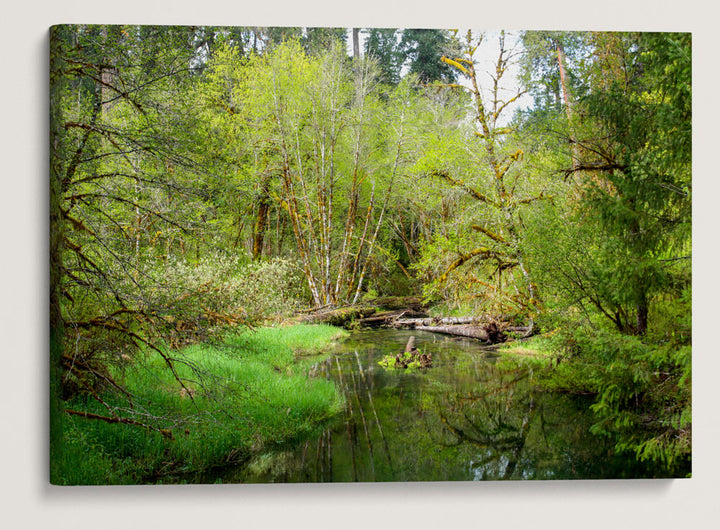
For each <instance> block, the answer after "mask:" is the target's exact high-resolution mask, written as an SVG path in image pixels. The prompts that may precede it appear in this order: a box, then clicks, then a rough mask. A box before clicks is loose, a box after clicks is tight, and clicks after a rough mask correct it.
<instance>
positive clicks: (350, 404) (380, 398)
mask: <svg viewBox="0 0 720 530" xmlns="http://www.w3.org/2000/svg"><path fill="white" fill-rule="evenodd" d="M410 335H414V336H415V337H416V340H417V344H416V345H417V347H418V348H420V349H421V350H422V351H423V352H426V353H427V352H429V353H431V354H432V358H433V366H432V368H428V369H424V370H416V371H409V372H408V371H396V370H389V369H385V368H383V367H381V366H379V365H378V361H380V360H381V359H382V358H383V356H384V355H386V354H388V353H391V354H395V353H398V352H400V351H402V350H403V349H404V346H405V344H406V343H407V340H408V338H409V337H410ZM496 359H497V357H496V355H494V354H492V353H491V352H489V351H488V350H487V349H484V348H483V345H482V344H481V343H479V342H477V341H474V340H472V339H466V340H465V339H463V340H459V339H456V338H449V337H444V336H442V335H437V334H434V333H429V332H420V331H398V330H378V331H361V332H355V333H353V335H352V336H351V337H350V338H349V339H348V340H346V341H345V342H344V343H343V344H342V345H341V346H340V347H339V348H338V351H337V352H336V353H335V354H333V355H331V356H329V357H328V358H326V359H324V360H323V361H322V362H319V363H318V364H316V365H315V366H313V367H312V369H311V371H312V372H313V373H314V375H315V376H317V377H327V378H330V379H332V380H333V381H334V382H335V383H337V384H338V385H339V387H340V388H342V390H343V392H344V393H345V395H346V398H347V404H346V407H345V411H344V413H343V414H341V415H339V417H337V418H336V420H335V421H334V422H333V423H332V424H331V425H330V426H329V427H328V428H326V429H325V430H324V431H323V432H322V433H319V435H317V436H316V437H314V438H312V439H308V440H304V441H302V442H300V443H297V444H295V445H293V446H289V447H284V448H279V449H276V450H274V451H273V452H271V453H268V454H263V455H259V456H257V457H256V458H254V459H253V460H252V461H250V462H249V463H247V464H245V465H243V466H239V467H237V468H233V469H226V470H224V471H223V472H222V473H221V474H220V475H219V477H218V478H220V479H222V481H223V482H225V483H238V482H242V483H248V482H352V481H449V480H463V481H469V480H508V479H513V480H518V479H520V480H523V479H594V478H643V477H653V476H656V477H657V476H662V474H661V473H658V472H657V470H653V469H650V468H648V467H647V466H643V465H641V464H639V463H638V462H637V461H635V459H634V458H632V457H631V456H628V457H619V456H614V455H613V453H612V451H611V444H610V443H609V442H608V440H605V439H603V438H600V437H595V436H593V435H591V434H590V433H589V427H590V425H591V424H592V413H591V412H590V411H589V409H588V406H589V404H590V402H591V401H590V400H589V399H588V398H587V397H583V396H571V395H564V394H550V393H541V392H538V391H536V390H535V389H534V385H533V382H532V379H531V377H530V374H529V373H528V371H527V370H518V371H510V372H508V371H507V370H500V369H498V368H497V367H496V366H495V361H496Z"/></svg>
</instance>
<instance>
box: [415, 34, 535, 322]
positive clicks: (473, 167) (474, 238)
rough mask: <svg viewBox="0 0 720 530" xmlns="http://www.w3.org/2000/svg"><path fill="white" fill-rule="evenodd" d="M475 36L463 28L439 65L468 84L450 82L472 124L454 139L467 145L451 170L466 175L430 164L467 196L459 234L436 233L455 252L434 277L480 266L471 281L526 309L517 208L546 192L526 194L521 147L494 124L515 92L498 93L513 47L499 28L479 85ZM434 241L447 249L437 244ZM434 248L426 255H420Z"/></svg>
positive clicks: (529, 287) (528, 296)
mask: <svg viewBox="0 0 720 530" xmlns="http://www.w3.org/2000/svg"><path fill="white" fill-rule="evenodd" d="M482 42H483V36H482V35H480V36H479V37H474V36H473V35H472V33H470V32H468V34H467V36H466V38H465V40H464V41H463V44H462V52H463V53H462V55H460V56H456V57H454V58H449V57H443V58H442V60H443V62H444V63H445V64H447V65H448V66H452V67H453V68H454V69H455V70H457V71H458V72H459V73H460V74H462V75H464V76H465V77H466V78H467V80H468V82H469V87H463V86H461V85H452V87H453V88H455V89H463V90H465V91H466V92H468V93H469V95H470V97H471V102H472V106H471V111H470V112H471V116H472V119H473V121H474V127H473V129H472V130H471V132H469V134H470V135H471V138H472V139H469V138H463V139H462V140H461V141H462V142H463V143H464V144H465V145H464V146H459V147H457V148H458V149H466V150H467V151H465V152H464V153H463V155H464V156H463V159H464V161H463V162H462V163H461V164H462V165H461V166H460V167H459V168H458V169H457V170H456V171H457V172H458V173H460V174H461V175H468V176H471V178H472V180H465V178H463V177H461V176H460V175H458V174H453V172H452V171H448V170H447V168H446V167H442V166H437V167H434V168H432V169H431V170H430V174H431V175H433V176H434V177H436V178H437V179H439V180H442V181H444V182H445V183H446V184H449V185H450V186H451V187H452V188H453V189H454V190H457V191H458V192H461V193H463V194H464V195H465V196H466V197H467V198H468V200H470V204H469V205H468V206H466V207H465V209H464V211H463V212H462V214H461V215H462V216H463V222H462V225H461V226H462V228H459V233H460V237H457V236H454V238H447V237H446V236H443V238H442V239H444V240H445V241H446V242H448V243H451V242H452V241H453V239H455V243H451V244H450V249H451V248H452V247H453V246H455V248H454V249H453V250H452V251H451V253H450V254H449V255H450V256H452V255H455V256H457V257H456V258H455V259H454V260H452V261H451V262H449V263H448V262H444V263H445V264H446V266H445V270H444V271H443V272H442V273H441V274H439V275H438V276H437V277H436V280H435V281H436V284H442V283H444V282H446V281H448V280H449V279H450V275H451V274H453V273H455V271H456V270H457V269H459V268H461V267H470V268H471V270H477V271H478V272H479V271H482V275H481V277H473V279H472V280H471V282H472V283H474V284H477V285H479V286H480V288H481V290H482V291H483V292H484V293H485V294H484V297H485V299H486V300H494V301H495V303H500V304H501V305H503V306H505V309H511V310H518V309H519V310H521V311H523V312H528V311H529V312H532V311H533V310H534V308H535V306H536V305H537V304H538V303H539V298H538V293H537V287H536V285H535V284H534V282H533V281H532V280H531V276H530V271H529V270H528V266H527V263H526V260H525V257H524V255H523V251H522V245H521V240H522V237H523V226H522V218H521V211H522V209H523V208H526V207H528V205H531V204H533V203H535V202H536V201H539V200H542V199H544V198H546V195H545V194H544V191H543V190H542V189H540V190H536V191H534V194H532V190H533V187H534V186H533V185H532V181H531V179H529V178H528V176H527V174H526V173H525V172H524V170H523V168H522V158H523V151H522V149H517V148H516V147H515V148H513V146H512V143H511V142H510V141H509V140H508V138H509V137H510V135H511V134H512V132H513V128H512V127H510V126H504V125H502V126H501V125H500V122H499V120H500V118H501V116H502V114H503V112H505V111H506V110H507V109H508V108H510V106H511V105H512V104H513V103H514V102H515V101H516V100H517V99H518V98H519V97H520V96H521V95H522V93H523V92H522V91H519V92H517V93H515V94H513V95H511V96H510V97H508V98H507V99H503V95H502V92H501V90H502V84H503V76H504V75H505V73H506V71H507V67H508V65H509V63H510V61H511V60H512V59H513V53H512V51H511V50H508V49H507V48H506V46H505V35H504V33H500V35H499V41H498V42H499V52H498V58H497V61H496V63H495V71H494V72H493V73H492V74H491V75H492V79H493V84H492V87H491V88H490V89H489V90H487V91H485V90H484V89H483V87H481V86H480V84H479V82H478V75H477V71H476V59H475V53H476V51H477V49H478V47H479V46H480V45H481V44H482ZM528 184H530V186H528ZM439 241H441V240H440V239H438V242H439ZM440 248H441V249H443V250H444V251H447V250H450V249H449V248H445V244H443V245H441V247H440ZM434 255H435V253H431V254H430V255H429V256H427V257H426V258H425V262H426V263H427V259H428V258H429V257H430V256H434ZM433 259H434V258H433ZM486 275H487V279H492V278H495V280H496V284H495V285H491V284H489V283H488V282H487V281H485V279H483V278H482V277H483V276H486Z"/></svg>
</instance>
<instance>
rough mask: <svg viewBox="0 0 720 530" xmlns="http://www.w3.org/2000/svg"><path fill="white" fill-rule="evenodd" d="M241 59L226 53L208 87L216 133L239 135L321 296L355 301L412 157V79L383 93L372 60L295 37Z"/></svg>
mask: <svg viewBox="0 0 720 530" xmlns="http://www.w3.org/2000/svg"><path fill="white" fill-rule="evenodd" d="M235 61H236V57H235V56H233V55H232V51H231V50H226V52H225V53H223V54H219V55H218V56H217V58H216V61H215V63H214V65H213V68H212V69H211V78H212V82H211V83H210V84H209V85H208V86H207V87H206V94H207V95H208V97H209V98H210V99H209V100H208V103H209V104H210V105H211V110H210V112H218V111H219V115H220V116H222V118H221V119H220V120H219V121H218V124H217V129H216V133H215V134H218V135H219V136H221V137H223V138H230V137H234V141H232V142H231V143H230V144H229V145H231V146H232V147H231V149H232V150H233V152H234V153H236V155H235V156H236V157H237V160H238V161H239V162H240V165H239V167H242V168H243V169H242V171H243V174H244V175H245V176H246V177H247V183H248V184H250V185H253V186H257V189H258V190H261V191H262V193H261V198H260V199H259V201H256V203H257V204H259V205H261V204H262V201H265V200H266V199H269V202H268V207H269V205H270V204H272V205H273V207H274V208H276V209H277V215H282V216H283V218H284V219H285V220H286V221H287V226H288V227H289V228H290V229H291V230H292V237H293V239H294V242H295V247H294V249H295V252H294V256H295V257H297V259H298V260H299V262H300V264H301V267H302V269H303V271H304V274H305V277H306V279H307V284H308V289H309V292H310V295H311V297H312V300H313V303H314V304H315V305H317V306H322V305H327V304H336V303H339V302H341V301H353V300H355V301H356V300H357V299H358V297H359V295H360V293H361V291H362V289H363V285H364V282H365V278H366V276H367V273H368V269H369V267H370V263H371V262H372V260H373V259H374V258H373V256H374V255H375V253H376V252H377V246H376V245H377V242H378V238H379V237H380V233H381V231H382V227H383V226H384V222H385V216H386V212H387V210H388V206H389V204H390V201H391V197H392V192H393V189H394V186H395V182H396V180H397V177H398V174H399V172H400V171H401V167H402V166H403V165H404V164H405V163H406V161H405V151H404V145H405V143H406V142H407V137H408V136H409V134H410V132H409V123H410V121H411V118H412V111H411V110H410V109H411V105H412V104H413V103H412V99H413V96H412V94H411V92H410V91H409V83H406V84H404V85H402V86H400V87H398V88H397V89H396V90H395V91H394V92H393V93H390V94H388V95H387V98H386V102H383V101H381V99H380V97H379V94H378V92H377V81H376V74H375V71H374V66H373V62H372V61H369V62H368V61H360V62H358V63H355V64H354V65H353V66H352V68H351V67H350V64H349V63H348V61H347V57H346V55H345V51H344V48H343V47H340V46H337V47H334V48H332V49H331V50H329V51H327V52H326V53H324V54H321V55H316V56H311V55H308V54H306V53H305V52H304V51H303V50H302V49H301V48H300V47H299V45H298V44H297V43H293V42H288V43H286V44H284V45H282V46H279V47H278V48H277V49H276V50H274V51H273V52H271V53H269V54H266V55H265V56H262V57H254V58H253V59H251V60H250V61H249V62H248V63H247V65H242V64H239V63H236V62H235ZM228 84H229V86H230V90H229V91H228V90H225V88H223V87H224V86H226V85H228ZM218 91H219V92H218ZM213 94H216V95H213ZM217 94H219V95H217ZM222 94H224V95H222ZM221 98H225V99H224V100H223V101H222V102H221V104H220V105H219V106H218V105H217V104H216V102H218V101H219V100H220V99H221ZM258 215H260V210H258ZM259 218H260V217H258V219H259ZM261 224H262V225H263V226H264V223H261ZM256 227H258V228H259V227H260V224H256ZM258 233H259V230H256V232H255V234H256V235H258ZM255 241H256V242H257V239H255Z"/></svg>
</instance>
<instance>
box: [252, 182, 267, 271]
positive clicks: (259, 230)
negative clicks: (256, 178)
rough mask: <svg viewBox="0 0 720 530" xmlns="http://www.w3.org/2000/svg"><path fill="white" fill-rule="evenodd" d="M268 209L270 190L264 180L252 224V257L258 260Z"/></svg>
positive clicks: (261, 249) (260, 255) (261, 248)
mask: <svg viewBox="0 0 720 530" xmlns="http://www.w3.org/2000/svg"><path fill="white" fill-rule="evenodd" d="M269 209H270V192H269V190H268V183H267V180H265V181H264V182H263V183H262V186H261V188H260V197H259V199H258V212H257V217H256V218H255V225H254V226H253V247H252V259H253V261H258V260H259V259H260V258H262V252H263V243H264V241H265V231H266V230H267V224H268V212H269Z"/></svg>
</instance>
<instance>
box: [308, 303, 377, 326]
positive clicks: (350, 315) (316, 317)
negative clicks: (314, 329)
mask: <svg viewBox="0 0 720 530" xmlns="http://www.w3.org/2000/svg"><path fill="white" fill-rule="evenodd" d="M375 311H376V309H375V308H374V307H352V306H350V307H341V308H338V309H331V310H325V311H319V312H317V313H312V314H309V315H303V316H302V317H301V318H300V321H301V322H308V323H320V322H322V323H325V324H330V325H333V326H347V325H349V324H350V322H352V321H354V320H360V319H362V318H367V317H369V316H370V315H372V314H374V313H375Z"/></svg>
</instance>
